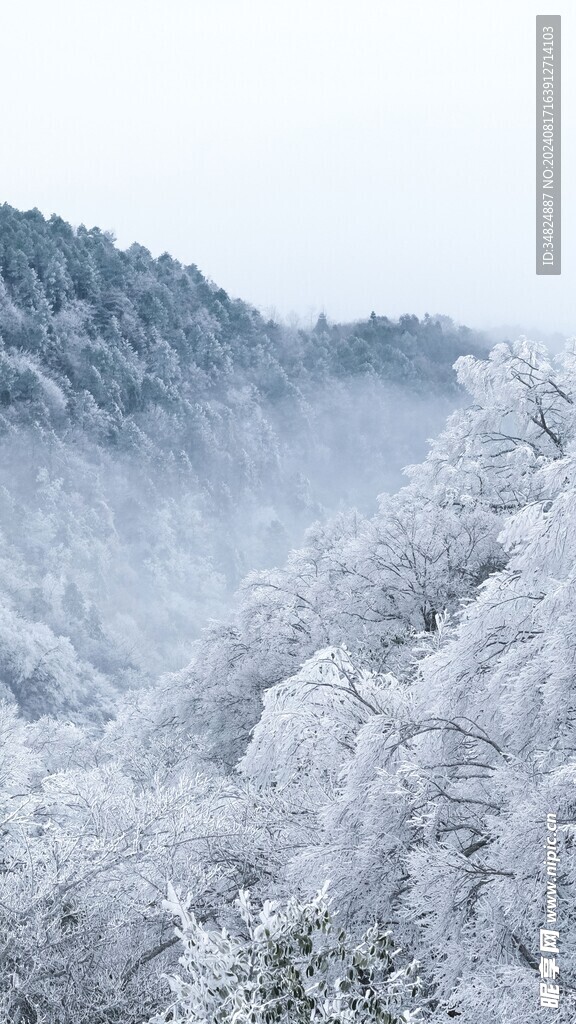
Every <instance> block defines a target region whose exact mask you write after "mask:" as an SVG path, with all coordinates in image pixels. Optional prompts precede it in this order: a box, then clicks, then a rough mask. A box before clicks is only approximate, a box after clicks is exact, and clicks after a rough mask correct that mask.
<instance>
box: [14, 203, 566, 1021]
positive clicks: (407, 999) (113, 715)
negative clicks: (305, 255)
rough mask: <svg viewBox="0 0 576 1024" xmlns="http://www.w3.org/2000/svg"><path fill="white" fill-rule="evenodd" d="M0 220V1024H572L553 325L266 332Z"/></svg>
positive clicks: (116, 260)
mask: <svg viewBox="0 0 576 1024" xmlns="http://www.w3.org/2000/svg"><path fill="white" fill-rule="evenodd" d="M2 217H3V218H4V219H3V222H2V223H3V229H2V245H3V256H2V268H3V275H4V291H3V295H2V310H1V317H2V328H1V330H2V339H3V340H2V345H3V347H2V353H1V355H2V360H3V364H2V389H3V390H2V395H3V398H2V401H3V406H2V417H3V418H2V431H3V433H2V439H1V451H2V474H3V479H2V486H1V491H0V497H1V502H2V510H1V521H0V525H1V529H2V537H1V540H2V546H1V557H2V569H3V572H2V595H1V602H2V603H1V606H0V629H1V631H2V632H1V635H0V657H1V661H0V679H1V680H2V683H3V686H4V691H3V697H4V699H2V700H0V828H1V830H2V851H1V853H0V949H1V951H2V956H1V957H0V1014H1V1015H2V1019H5V1020H6V1021H8V1022H10V1024H144V1022H145V1021H148V1022H150V1024H168V1022H173V1024H176V1022H181V1024H208V1022H209V1024H276V1022H278V1024H295V1022H298V1024H313V1022H314V1024H315V1022H316V1021H323V1022H324V1024H376V1022H381V1024H408V1022H416V1021H419V1022H421V1024H426V1022H428V1024H452V1022H453V1021H454V1020H457V1021H459V1022H461V1024H478V1021H479V1020H491V1021H495V1022H496V1024H539V1022H541V1021H542V1019H543V1013H544V1012H547V1010H544V1007H546V1006H550V1005H552V1003H553V1001H554V999H553V991H554V983H555V980H556V981H559V983H560V987H561V998H560V1001H559V1005H558V1008H557V1009H555V1010H554V1014H555V1018H554V1019H555V1020H556V1021H557V1022H558V1024H571V1022H572V1021H573V1020H574V992H576V910H575V907H576V903H575V901H574V898H573V897H574V889H575V885H576V869H575V860H574V843H575V829H576V799H575V795H574V793H575V789H574V783H575V782H576V705H575V700H574V673H575V664H576V657H575V641H574V637H575V635H576V630H575V628H574V627H575V612H574V609H575V607H576V600H575V598H576V573H575V568H574V567H575V565H576V531H575V530H574V522H575V516H576V411H575V410H576V345H575V344H574V342H572V343H571V344H568V345H567V347H566V350H565V351H564V352H563V353H562V354H561V355H559V356H556V357H554V358H553V357H551V356H550V355H549V354H548V353H547V352H546V350H545V349H544V348H543V347H542V346H539V345H537V344H533V343H532V342H530V341H529V340H527V339H526V338H521V339H519V340H518V341H517V342H515V343H514V344H512V345H509V344H499V345H497V346H496V347H495V348H494V349H493V350H492V351H491V352H490V353H489V355H488V354H487V353H486V352H484V351H483V350H482V348H481V346H480V339H475V338H474V337H473V336H471V335H470V334H469V333H468V332H466V331H462V330H461V329H459V328H455V327H454V326H453V325H452V324H451V322H448V321H447V320H443V319H441V318H436V319H432V318H427V319H425V320H424V321H423V322H422V321H419V320H417V319H416V318H413V317H405V318H402V319H401V320H400V322H398V323H392V322H390V321H388V320H386V318H384V317H376V316H374V317H370V318H369V319H368V320H367V321H365V322H364V323H361V324H355V325H347V326H338V325H330V324H329V323H328V321H327V320H326V319H325V318H324V319H323V318H319V323H318V324H317V325H316V327H315V328H314V329H313V330H311V331H303V330H300V331H298V330H296V331H295V330H291V329H289V328H287V327H285V326H283V325H280V324H271V323H265V322H264V321H263V319H262V318H261V317H260V315H259V314H258V313H256V312H255V311H254V310H252V309H250V307H248V306H245V305H244V304H243V303H240V302H238V301H231V300H230V299H229V298H228V296H226V295H225V293H223V292H222V291H221V290H218V289H217V288H216V287H215V286H213V285H211V284H210V283H209V282H207V281H206V280H205V279H204V278H203V277H202V275H201V274H200V273H199V272H198V271H197V270H196V269H195V268H184V267H181V266H180V265H179V264H177V263H176V262H175V261H173V260H171V259H170V257H166V256H163V257H160V258H159V259H158V260H153V259H152V257H151V256H150V255H149V254H148V253H147V252H146V251H145V250H142V249H141V248H140V247H138V246H133V247H132V248H131V249H130V250H128V252H127V253H120V252H118V250H117V249H116V248H115V246H114V244H113V241H112V239H111V238H110V237H108V236H106V235H103V234H101V233H100V232H98V231H96V230H93V231H85V230H84V229H78V230H77V231H73V230H72V229H71V228H70V227H69V226H67V225H65V224H64V223H63V222H62V221H60V220H58V219H57V218H52V219H51V220H50V221H48V222H46V221H45V220H44V219H43V218H42V217H41V215H40V214H38V213H37V211H32V212H31V213H29V214H18V213H16V211H13V210H11V209H10V208H7V207H4V208H3V211H2ZM474 345H477V346H478V348H477V350H475V351H473V347H474ZM454 359H455V360H456V362H455V372H456V376H457V380H456V382H455V381H454V378H453V377H452V370H451V368H450V366H451V361H452V360H454ZM429 398H431V399H432V404H433V405H434V408H435V410H436V414H437V415H439V412H440V411H441V410H442V409H443V408H444V405H443V403H447V404H448V406H449V407H451V408H452V409H453V411H452V412H451V414H450V415H449V416H448V418H447V420H446V422H445V425H444V427H443V429H442V430H439V431H438V432H437V436H436V437H435V439H434V440H433V441H431V442H430V445H429V449H428V452H427V454H425V456H424V457H422V458H421V459H420V461H418V460H417V459H414V461H412V462H411V464H410V465H409V466H407V468H406V477H405V482H404V485H403V486H402V487H394V486H392V476H390V477H389V478H388V481H387V483H390V486H388V487H387V488H385V489H384V491H383V493H381V494H380V497H379V499H378V503H377V505H376V506H372V507H368V506H366V507H364V508H363V507H362V503H361V502H359V503H358V504H359V505H360V507H356V508H352V509H350V508H348V509H347V508H345V507H344V506H343V504H342V503H341V499H342V498H343V497H344V495H343V493H342V492H339V493H338V491H337V489H335V488H333V489H332V490H330V488H329V479H328V478H329V474H327V475H326V477H324V478H322V477H321V474H320V473H319V474H318V476H316V475H315V468H320V467H321V465H322V461H323V460H324V461H325V462H327V463H328V464H329V466H330V467H333V468H334V469H336V468H337V467H338V465H339V459H340V458H342V452H343V451H344V456H343V458H344V463H343V464H341V465H340V470H341V472H343V473H348V472H350V474H352V481H353V483H352V489H354V488H355V487H356V486H358V488H360V489H361V484H362V480H364V483H365V484H368V482H369V479H370V477H369V476H366V477H361V476H359V475H354V461H355V458H357V457H358V452H359V451H361V452H362V453H363V457H364V456H365V457H366V458H367V459H373V461H374V464H375V467H376V469H375V472H376V474H378V472H379V467H380V466H381V465H382V463H381V462H380V461H379V460H380V459H382V458H384V459H385V454H384V455H383V454H382V449H383V441H384V439H385V438H386V437H388V439H389V440H390V438H392V440H393V441H394V445H393V446H392V449H394V448H395V445H396V440H397V439H399V438H400V436H401V435H403V433H406V429H407V425H408V424H409V422H410V417H411V416H412V417H417V418H419V422H420V418H422V417H423V416H424V412H425V410H426V408H428V406H427V404H426V402H427V401H428V399H429ZM358 405H360V406H361V408H360V409H359V410H358V408H357V406H358ZM402 406H404V407H405V415H404V417H400V411H401V409H402ZM390 409H392V413H391V414H390ZM389 415H392V419H395V418H396V417H398V419H399V429H398V432H397V433H392V434H391V420H390V418H387V417H388V416H389ZM380 420H383V423H380V426H378V424H379V422H380ZM353 437H354V438H355V441H353V440H352V438H353ZM347 441H349V442H350V445H351V447H350V448H349V449H346V448H345V447H344V446H345V443H346V442H347ZM354 445H356V447H354ZM358 445H359V446H360V447H358ZM385 450H386V449H385V446H384V452H385ZM388 450H389V451H390V450H391V449H388ZM409 450H410V444H409V443H407V446H406V448H403V449H402V458H404V457H405V455H406V454H408V453H409ZM317 479H320V484H321V488H322V487H324V488H325V490H324V493H323V494H322V493H320V492H319V491H315V487H316V486H318V485H317ZM330 496H332V498H337V500H334V501H333V505H332V507H329V506H328V503H327V502H326V500H325V499H326V497H330ZM291 501H292V504H291ZM263 509H264V510H266V509H268V510H269V512H270V515H269V517H268V519H266V518H262V516H263ZM290 510H292V511H290ZM328 513H330V514H328ZM291 515H292V518H290V516H291ZM258 516H260V518H258ZM306 517H308V520H307V518H306ZM312 520H314V521H313V522H312ZM306 522H308V524H310V525H308V529H307V530H306V532H305V533H304V535H303V537H302V538H301V541H300V543H299V544H298V546H296V547H293V549H292V550H291V551H290V552H289V553H286V548H287V547H288V546H289V544H290V542H291V541H292V540H293V538H294V537H295V536H296V532H297V530H298V529H302V528H303V526H304V525H305V524H306ZM258 524H260V526H262V525H263V524H267V527H268V529H271V528H272V527H274V529H273V530H272V533H274V530H275V531H276V540H277V547H276V550H275V556H274V557H268V556H269V554H270V551H271V550H272V549H271V548H270V547H266V543H268V544H270V538H269V537H268V540H267V541H266V543H264V540H263V539H262V537H261V536H260V539H259V540H258V539H256V540H255V539H254V537H255V536H256V535H257V534H258V529H257V527H258ZM282 531H284V533H282ZM223 533H224V534H225V537H224V539H222V535H223ZM243 533H244V534H246V535H249V537H248V539H246V537H244V536H243ZM280 534H282V535H281V536H280ZM227 559H228V561H227ZM251 559H252V560H253V561H252V562H250V560H251ZM259 563H260V564H259ZM246 568H249V569H250V571H248V572H246V573H244V575H243V578H242V580H241V582H240V585H239V590H238V596H237V599H236V602H235V604H234V607H229V608H228V609H227V610H226V611H225V612H224V613H223V611H222V610H223V608H224V604H223V595H224V594H227V593H228V592H229V590H230V589H231V588H233V587H235V586H236V585H237V584H238V581H239V579H240V576H241V574H242V573H243V572H244V569H246ZM190 580H192V581H193V585H192V587H191V586H190V582H189V581H190ZM194 592H196V593H197V595H198V598H197V606H195V605H194ZM210 600H211V601H212V602H213V607H214V609H215V611H216V612H217V613H218V618H215V619H214V620H213V621H211V622H210V623H209V625H208V626H207V627H206V628H205V629H204V630H202V631H201V632H200V633H199V632H198V628H197V627H198V624H199V623H200V622H201V620H202V616H203V615H204V616H205V617H206V616H207V614H209V612H208V608H209V601H210ZM195 616H196V617H195ZM186 629H188V630H189V632H188V634H187V635H188V636H195V637H196V639H195V640H194V643H193V644H192V645H191V646H190V648H189V649H187V648H186V644H185V642H184V639H183V638H184V637H185V636H186ZM195 630H196V631H195ZM178 644H180V647H179V648H178V651H177V654H176V655H175V654H174V651H172V654H171V656H170V655H169V648H175V647H177V645H178ZM175 668H177V670H174V669H175ZM163 669H164V671H162V670H163ZM552 837H553V840H554V847H553V849H554V851H555V856H557V857H559V864H560V867H559V869H558V874H557V887H556V876H554V877H553V880H552V881H553V885H552V883H551V876H550V873H549V872H548V871H547V863H548V862H549V861H550V857H549V856H547V849H548V848H549V847H551V843H550V840H551V839H552ZM556 912H557V918H556ZM550 915H553V916H552V917H551V916H550ZM550 922H552V927H553V928H554V926H557V930H558V932H559V934H560V940H559V941H560V953H559V963H560V976H559V979H558V978H556V979H555V978H554V975H552V976H549V978H551V980H550V985H551V988H550V989H548V988H547V989H546V990H547V991H548V992H549V993H551V994H549V995H548V996H547V997H546V998H548V999H549V1000H551V1001H552V1002H549V1003H544V1004H543V1006H541V1004H540V997H541V991H542V990H541V988H540V985H541V984H543V979H542V974H543V971H544V968H543V967H542V960H541V947H540V941H541V940H540V929H541V928H543V927H545V926H546V925H548V926H550ZM551 934H552V938H554V935H556V931H555V930H553V931H552V933H551ZM547 962H551V961H548V960H547ZM556 966H557V965H556Z"/></svg>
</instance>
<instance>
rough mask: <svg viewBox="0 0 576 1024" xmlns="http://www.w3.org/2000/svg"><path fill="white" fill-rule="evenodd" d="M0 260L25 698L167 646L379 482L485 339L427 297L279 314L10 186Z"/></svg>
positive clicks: (84, 702) (71, 711)
mask: <svg viewBox="0 0 576 1024" xmlns="http://www.w3.org/2000/svg"><path fill="white" fill-rule="evenodd" d="M0 271H1V278H0V454H1V458H0V530H1V531H2V535H3V544H2V555H1V557H2V560H3V573H2V587H1V591H0V601H2V603H3V615H2V626H1V627H0V628H1V629H2V639H1V645H0V651H1V653H0V678H1V681H2V684H3V686H4V691H3V692H4V693H5V694H7V693H12V694H13V695H15V696H16V697H17V700H18V702H19V704H20V706H21V708H22V709H23V710H24V711H25V713H26V714H27V715H37V714H39V713H43V712H56V713H58V714H61V713H64V712H65V713H66V714H68V715H72V716H74V717H75V718H77V716H78V715H79V714H80V715H81V716H82V715H84V716H85V715H86V714H89V715H90V716H91V717H94V716H96V717H98V715H100V716H102V715H106V714H108V713H109V710H110V700H111V699H112V696H113V691H114V690H115V689H117V688H118V687H121V688H124V689H125V688H126V687H129V686H137V685H139V684H140V683H141V682H143V681H146V680H150V679H152V678H154V677H155V676H156V675H157V674H158V673H159V672H162V671H165V670H166V669H175V668H179V667H182V666H183V665H185V664H186V663H187V661H188V660H189V658H190V655H191V650H192V647H191V644H192V642H193V641H194V639H195V638H197V637H198V635H199V632H200V629H201V627H202V626H204V625H205V624H206V623H207V622H208V620H209V619H210V618H211V617H221V616H222V615H223V614H224V612H225V609H226V608H227V607H228V605H229V603H230V600H231V596H232V594H233V592H234V591H235V589H236V587H237V586H238V584H239V582H240V580H241V579H242V577H243V576H244V575H245V574H246V573H247V572H248V571H250V570H253V569H256V568H261V567H264V566H270V565H274V564H277V565H281V564H282V563H283V561H284V560H285V558H286V556H287V554H288V551H289V549H290V547H291V546H294V545H297V544H299V543H301V540H302V536H303V531H304V529H305V528H307V527H308V526H310V524H311V523H312V522H313V521H314V520H316V519H320V520H323V519H326V517H327V516H328V515H329V514H330V513H331V512H334V511H336V510H337V509H338V508H346V507H348V506H349V505H355V506H356V507H359V508H360V509H361V510H363V511H366V510H367V509H368V508H370V507H373V502H374V500H375V497H376V494H377V493H378V492H379V491H381V490H383V489H385V488H386V487H391V488H393V489H394V488H395V487H396V486H398V483H399V479H400V477H399V473H400V468H401V467H402V465H404V464H405V463H407V462H411V461H413V460H414V459H415V458H418V457H421V455H422V454H423V452H424V442H425V438H426V436H427V434H428V433H433V432H435V431H436V430H437V429H438V428H439V426H440V424H441V422H442V420H443V419H444V417H445V415H446V414H447V413H448V412H449V411H450V410H451V409H452V408H453V407H454V406H455V405H456V404H457V403H458V402H461V401H462V400H463V398H462V393H461V392H460V391H459V389H458V385H457V382H456V377H455V374H454V372H453V370H452V363H453V362H454V359H455V358H456V357H457V356H459V355H461V354H462V353H464V352H471V351H480V348H481V344H482V339H481V338H480V337H479V336H476V335H474V334H473V333H472V332H471V331H468V330H467V329H465V328H462V327H459V328H457V327H455V326H454V325H453V324H452V322H451V321H449V320H448V318H445V317H444V318H442V317H440V318H436V319H433V318H431V317H427V318H425V320H423V321H422V322H421V321H419V320H418V318H417V317H414V316H405V317H402V318H401V319H400V321H399V322H392V321H390V320H388V319H387V318H386V317H385V316H380V317H377V316H376V315H375V314H373V315H372V316H371V317H369V318H367V319H366V321H365V322H362V323H358V324H352V325H337V324H333V325H329V323H328V321H327V319H326V317H325V316H323V315H322V316H321V317H319V319H318V323H317V324H316V326H315V328H314V329H312V330H308V331H305V330H299V329H289V328H288V327H286V326H285V325H281V324H278V323H275V322H272V321H271V320H269V321H267V322H266V321H265V320H264V319H263V317H262V316H261V315H260V314H259V313H258V312H257V311H256V310H255V309H253V308H252V307H250V306H248V305H247V304H246V303H244V302H242V301H240V300H233V299H230V298H229V296H228V295H227V294H226V292H225V291H224V290H223V289H222V288H218V287H217V286H216V285H214V284H213V283H211V282H210V281H208V280H207V279H206V278H205V277H204V276H203V275H202V274H201V273H200V271H199V270H198V269H197V268H196V267H195V266H187V267H184V266H182V265H181V264H180V263H178V262H177V261H176V260H174V259H172V258H171V257H170V256H169V255H168V254H167V253H165V254H163V255H162V256H160V257H159V258H158V259H153V258H152V256H151V255H150V253H149V252H148V251H147V250H146V249H144V248H143V247H142V246H140V245H132V246H131V247H130V249H128V250H127V251H126V252H122V251H120V250H119V249H118V248H117V247H116V246H115V244H114V240H113V237H112V236H111V235H110V234H108V233H105V232H102V231H100V230H99V229H98V228H93V229H91V230H87V229H86V228H84V227H82V226H81V227H79V228H77V229H73V228H72V227H71V226H70V225H69V224H66V223H65V222H64V221H63V220H62V219H61V218H59V217H56V216H53V217H51V218H50V219H49V220H45V218H44V217H43V216H42V214H41V213H39V211H38V210H31V211H28V212H27V213H20V212H18V211H16V210H14V209H12V208H11V207H9V206H7V205H4V206H2V207H1V208H0ZM64 676H66V677H67V682H66V685H64V686H63V685H62V682H61V680H62V679H63V677H64Z"/></svg>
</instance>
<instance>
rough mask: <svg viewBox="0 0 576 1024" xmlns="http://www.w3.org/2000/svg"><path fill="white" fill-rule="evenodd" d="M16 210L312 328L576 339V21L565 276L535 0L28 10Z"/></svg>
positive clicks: (11, 145)
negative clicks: (541, 219)
mask: <svg viewBox="0 0 576 1024" xmlns="http://www.w3.org/2000/svg"><path fill="white" fill-rule="evenodd" d="M2 6H3V10H2V32H1V43H0V88H1V90H2V97H3V102H2V129H1V130H2V152H3V155H2V161H1V179H0V180H1V188H0V198H1V199H2V200H4V201H6V202H8V203H10V204H11V205H13V206H16V207H18V208H19V209H28V208H30V207H33V206H37V207H38V208H39V209H40V210H42V212H43V213H45V214H46V215H49V214H50V213H52V212H57V213H59V214H60V215H61V216H63V217H64V218H65V219H66V220H69V221H71V222H72V223H73V224H75V225H77V224H80V223H84V224H86V226H87V227H92V226H93V225H95V224H97V225H98V226H99V227H101V228H103V229H110V230H112V231H114V232H115V234H116V236H117V239H118V244H119V245H120V246H122V247H126V246H128V245H130V244H131V242H133V241H139V242H140V243H142V244H143V245H145V246H147V248H149V249H150V250H151V252H152V253H153V254H154V255H159V254H160V253H161V252H163V251H168V252H170V253H172V254H173V255H174V256H176V257H177V258H178V259H180V260H182V261H183V262H185V263H196V264H197V265H198V266H199V268H200V269H201V270H202V271H203V272H204V273H205V274H206V275H207V276H209V277H211V278H212V279H213V280H215V281H217V282H218V284H220V285H221V286H223V287H224V288H225V289H226V290H227V291H228V292H229V293H230V294H231V295H234V296H239V297H241V298H244V299H246V300H247V301H250V302H252V303H254V304H255V305H257V306H259V307H260V308H262V309H264V310H266V311H269V310H270V308H274V309H276V310H277V311H278V313H279V314H282V315H286V314H289V313H290V311H295V312H297V313H299V314H300V315H301V316H302V318H303V320H304V322H307V320H308V319H309V318H310V317H311V316H313V315H314V313H316V312H317V311H318V310H319V309H320V308H322V307H323V308H325V310H326V312H327V314H328V316H329V317H330V318H333V319H352V318H355V317H364V316H368V315H369V313H370V311H371V310H372V309H375V310H376V312H377V313H381V314H387V315H389V316H398V315H400V314H402V313H405V312H415V313H417V314H418V315H423V314H424V312H430V313H436V312H440V313H445V314H447V315H450V316H452V317H454V319H456V320H458V321H460V322H464V323H468V324H470V325H473V326H490V325H499V324H504V323H505V324H518V325H522V326H524V327H526V328H528V329H529V328H530V327H532V326H533V327H536V328H540V330H542V331H546V332H548V331H561V332H563V333H567V334H574V333H576V308H575V300H574V295H575V291H576V290H575V288H574V273H575V269H576V267H575V255H576V253H575V238H576V234H575V227H576V216H575V210H574V200H575V198H576V163H575V159H574V155H575V154H574V149H575V147H574V124H575V123H576V122H575V116H574V114H575V111H574V100H575V97H576V87H575V74H576V71H575V68H576V61H575V60H574V55H575V52H576V50H575V46H576V39H575V34H574V29H575V20H576V18H575V16H574V15H572V14H571V13H570V6H571V5H570V4H569V3H567V2H564V0H562V2H561V3H558V2H556V3H555V4H554V5H553V8H552V13H554V14H562V15H563V16H564V17H563V23H562V31H563V125H564V132H563V273H562V276H561V277H559V278H555V277H537V276H536V274H535V269H534V264H535V241H534V216H535V215H534V176H535V170H534V161H535V157H534V132H535V128H534V94H535V56H534V52H535V15H536V14H542V13H546V8H545V7H543V6H542V4H541V3H534V2H533V0H509V2H505V3H503V2H502V0H499V2H494V0H483V2H482V3H477V4H471V3H466V2H463V0H458V2H451V0H439V2H433V0H402V2H401V3H400V2H394V3H392V2H389V0H305V2H304V0H98V2H95V0H49V2H47V0H13V2H12V3H6V4H3V5H2Z"/></svg>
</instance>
